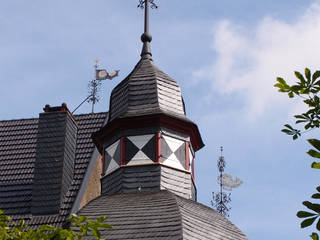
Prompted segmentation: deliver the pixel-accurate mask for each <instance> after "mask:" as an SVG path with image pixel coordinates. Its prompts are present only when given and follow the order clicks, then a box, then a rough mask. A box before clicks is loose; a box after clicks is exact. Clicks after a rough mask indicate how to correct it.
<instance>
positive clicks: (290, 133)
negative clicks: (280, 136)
mask: <svg viewBox="0 0 320 240" xmlns="http://www.w3.org/2000/svg"><path fill="white" fill-rule="evenodd" d="M281 132H284V133H286V134H288V135H293V133H292V131H290V130H288V129H282V130H281Z"/></svg>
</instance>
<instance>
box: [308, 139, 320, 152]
mask: <svg viewBox="0 0 320 240" xmlns="http://www.w3.org/2000/svg"><path fill="white" fill-rule="evenodd" d="M307 141H308V142H309V143H310V144H311V145H312V146H313V147H315V148H316V149H317V150H319V151H320V140H318V139H308V140H307Z"/></svg>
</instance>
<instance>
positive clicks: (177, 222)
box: [79, 190, 247, 240]
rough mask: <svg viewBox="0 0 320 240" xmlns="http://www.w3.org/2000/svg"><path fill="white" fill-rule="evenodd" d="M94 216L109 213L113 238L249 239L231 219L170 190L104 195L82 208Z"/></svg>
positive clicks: (82, 212)
mask: <svg viewBox="0 0 320 240" xmlns="http://www.w3.org/2000/svg"><path fill="white" fill-rule="evenodd" d="M79 215H85V216H87V217H89V218H90V219H96V218H98V217H99V216H107V217H108V219H107V223H108V224H110V225H112V226H113V230H107V231H102V237H103V238H106V239H110V240H126V239H130V240H141V239H170V240H176V239H177V240H178V239H179V240H180V239H187V240H198V239H199V240H204V239H205V240H221V239H224V240H247V237H246V236H245V235H244V234H243V233H242V232H241V231H240V230H239V229H238V228H237V227H236V226H234V225H233V224H232V223H231V222H230V221H229V220H228V219H227V218H225V217H224V216H222V215H220V214H219V213H217V212H216V211H214V210H213V209H211V208H209V207H206V206H204V205H202V204H200V203H197V202H195V201H193V200H188V199H185V198H183V197H179V196H177V195H175V194H173V193H171V192H169V191H167V190H163V191H149V192H136V193H121V194H116V195H111V196H110V195H103V196H100V197H98V198H96V199H95V200H93V201H92V202H90V203H89V204H88V205H86V206H85V207H84V208H83V209H81V210H80V212H79Z"/></svg>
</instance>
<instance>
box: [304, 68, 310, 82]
mask: <svg viewBox="0 0 320 240" xmlns="http://www.w3.org/2000/svg"><path fill="white" fill-rule="evenodd" d="M304 74H305V75H306V78H307V79H308V81H311V72H310V69H309V68H306V69H305V70H304Z"/></svg>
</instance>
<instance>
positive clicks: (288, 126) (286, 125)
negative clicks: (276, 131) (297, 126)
mask: <svg viewBox="0 0 320 240" xmlns="http://www.w3.org/2000/svg"><path fill="white" fill-rule="evenodd" d="M284 126H285V127H287V128H289V129H291V130H294V129H293V127H291V126H290V125H289V124H285V125H284Z"/></svg>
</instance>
